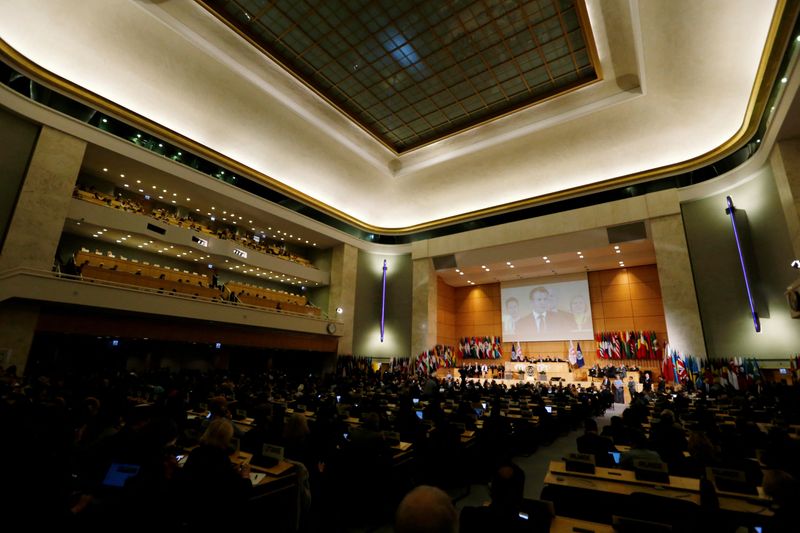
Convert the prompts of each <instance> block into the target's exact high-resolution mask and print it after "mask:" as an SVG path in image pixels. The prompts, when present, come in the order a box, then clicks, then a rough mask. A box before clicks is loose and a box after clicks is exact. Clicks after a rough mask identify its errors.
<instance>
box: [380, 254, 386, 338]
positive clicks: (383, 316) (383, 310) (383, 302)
mask: <svg viewBox="0 0 800 533" xmlns="http://www.w3.org/2000/svg"><path fill="white" fill-rule="evenodd" d="M385 319H386V259H384V260H383V291H382V293H381V342H383V332H384V329H383V326H384V320H385Z"/></svg>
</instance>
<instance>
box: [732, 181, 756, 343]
mask: <svg viewBox="0 0 800 533" xmlns="http://www.w3.org/2000/svg"><path fill="white" fill-rule="evenodd" d="M725 199H726V200H727V202H728V207H727V208H726V209H725V212H726V213H727V214H728V216H730V217H731V225H732V226H733V237H734V239H735V240H736V250H738V252H739V264H741V265H742V274H743V275H744V286H745V288H746V289H747V300H748V301H749V302H750V313H751V314H752V315H753V325H754V326H755V328H756V333H759V332H760V331H761V321H760V320H759V318H758V313H757V312H756V304H755V302H754V301H753V293H752V291H751V290H750V276H749V275H748V274H747V265H746V264H745V261H744V254H743V253H742V243H741V241H740V240H739V230H738V229H737V228H736V208H735V207H734V206H733V199H732V198H731V197H730V196H726V197H725Z"/></svg>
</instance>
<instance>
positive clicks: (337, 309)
mask: <svg viewBox="0 0 800 533" xmlns="http://www.w3.org/2000/svg"><path fill="white" fill-rule="evenodd" d="M342 313H344V309H342V308H341V307H337V308H336V314H337V315H341V314H342Z"/></svg>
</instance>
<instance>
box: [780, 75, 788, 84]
mask: <svg viewBox="0 0 800 533" xmlns="http://www.w3.org/2000/svg"><path fill="white" fill-rule="evenodd" d="M787 81H789V78H787V77H786V76H784V77H783V78H781V83H786V82H787Z"/></svg>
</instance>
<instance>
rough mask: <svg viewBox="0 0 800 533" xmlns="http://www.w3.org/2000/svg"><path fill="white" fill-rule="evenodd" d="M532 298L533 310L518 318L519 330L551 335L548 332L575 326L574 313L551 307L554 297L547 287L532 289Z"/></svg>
mask: <svg viewBox="0 0 800 533" xmlns="http://www.w3.org/2000/svg"><path fill="white" fill-rule="evenodd" d="M530 299H531V305H532V306H533V312H531V313H528V314H527V315H525V316H524V317H522V318H520V319H519V320H517V323H516V327H515V330H516V331H517V332H519V333H522V332H526V333H529V334H531V333H533V335H532V336H533V337H542V336H546V337H549V336H550V335H548V333H556V332H558V333H560V332H566V331H569V330H570V329H572V327H573V326H574V324H575V319H574V318H573V317H572V313H568V312H566V311H559V310H558V309H551V301H552V300H553V299H552V298H551V296H550V291H548V290H547V289H546V288H545V287H542V286H539V287H535V288H534V289H533V290H531V292H530Z"/></svg>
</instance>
